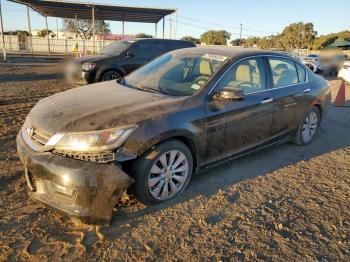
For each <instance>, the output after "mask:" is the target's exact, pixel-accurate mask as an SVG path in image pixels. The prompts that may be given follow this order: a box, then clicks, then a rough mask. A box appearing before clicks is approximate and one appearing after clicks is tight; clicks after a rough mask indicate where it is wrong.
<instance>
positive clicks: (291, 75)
mask: <svg viewBox="0 0 350 262" xmlns="http://www.w3.org/2000/svg"><path fill="white" fill-rule="evenodd" d="M269 62H270V65H271V70H272V79H273V84H274V87H275V88H278V87H283V86H288V85H294V84H297V83H298V74H297V70H296V68H295V63H294V62H293V61H291V60H289V59H285V58H269Z"/></svg>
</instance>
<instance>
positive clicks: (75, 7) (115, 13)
mask: <svg viewBox="0 0 350 262" xmlns="http://www.w3.org/2000/svg"><path fill="white" fill-rule="evenodd" d="M9 1H11V2H15V3H19V4H24V5H27V6H29V7H30V8H32V9H33V10H35V11H37V12H38V13H40V14H41V15H43V16H46V17H47V16H51V17H61V18H75V17H78V18H79V19H91V8H92V7H93V8H94V10H95V19H96V20H110V21H124V22H140V23H158V22H159V21H160V20H161V19H162V18H163V17H165V16H167V15H169V14H172V13H174V12H175V11H176V9H170V8H169V9H164V8H150V7H133V6H124V5H106V4H95V3H83V2H73V1H54V0H44V1H39V0H9Z"/></svg>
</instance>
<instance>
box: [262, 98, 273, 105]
mask: <svg viewBox="0 0 350 262" xmlns="http://www.w3.org/2000/svg"><path fill="white" fill-rule="evenodd" d="M272 101H273V98H272V97H270V98H265V99H263V100H262V101H261V102H260V103H261V104H267V103H271V102H272Z"/></svg>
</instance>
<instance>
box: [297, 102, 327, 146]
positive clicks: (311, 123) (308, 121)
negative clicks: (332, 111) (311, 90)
mask: <svg viewBox="0 0 350 262" xmlns="http://www.w3.org/2000/svg"><path fill="white" fill-rule="evenodd" d="M320 123H321V117H320V111H319V109H318V108H317V107H315V106H313V107H311V108H310V109H309V111H308V112H307V113H306V114H305V116H304V118H303V120H302V122H301V123H300V125H299V127H298V130H297V133H296V134H295V137H294V139H293V140H292V141H293V143H295V144H297V145H300V146H303V145H307V144H310V143H311V142H312V140H313V139H314V138H315V136H316V134H317V131H318V129H319V127H320Z"/></svg>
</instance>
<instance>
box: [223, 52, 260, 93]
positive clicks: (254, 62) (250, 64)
mask: <svg viewBox="0 0 350 262" xmlns="http://www.w3.org/2000/svg"><path fill="white" fill-rule="evenodd" d="M264 72H265V71H264V63H263V60H262V58H252V59H246V60H243V61H241V62H239V63H238V64H236V65H234V66H233V67H232V68H230V69H229V70H228V71H227V72H226V73H225V75H224V77H223V78H222V79H221V80H220V82H219V83H218V85H217V90H218V91H219V90H222V89H224V88H225V87H230V88H234V89H240V90H243V91H244V93H245V94H249V93H254V92H258V91H262V90H264V89H265V73H264Z"/></svg>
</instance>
